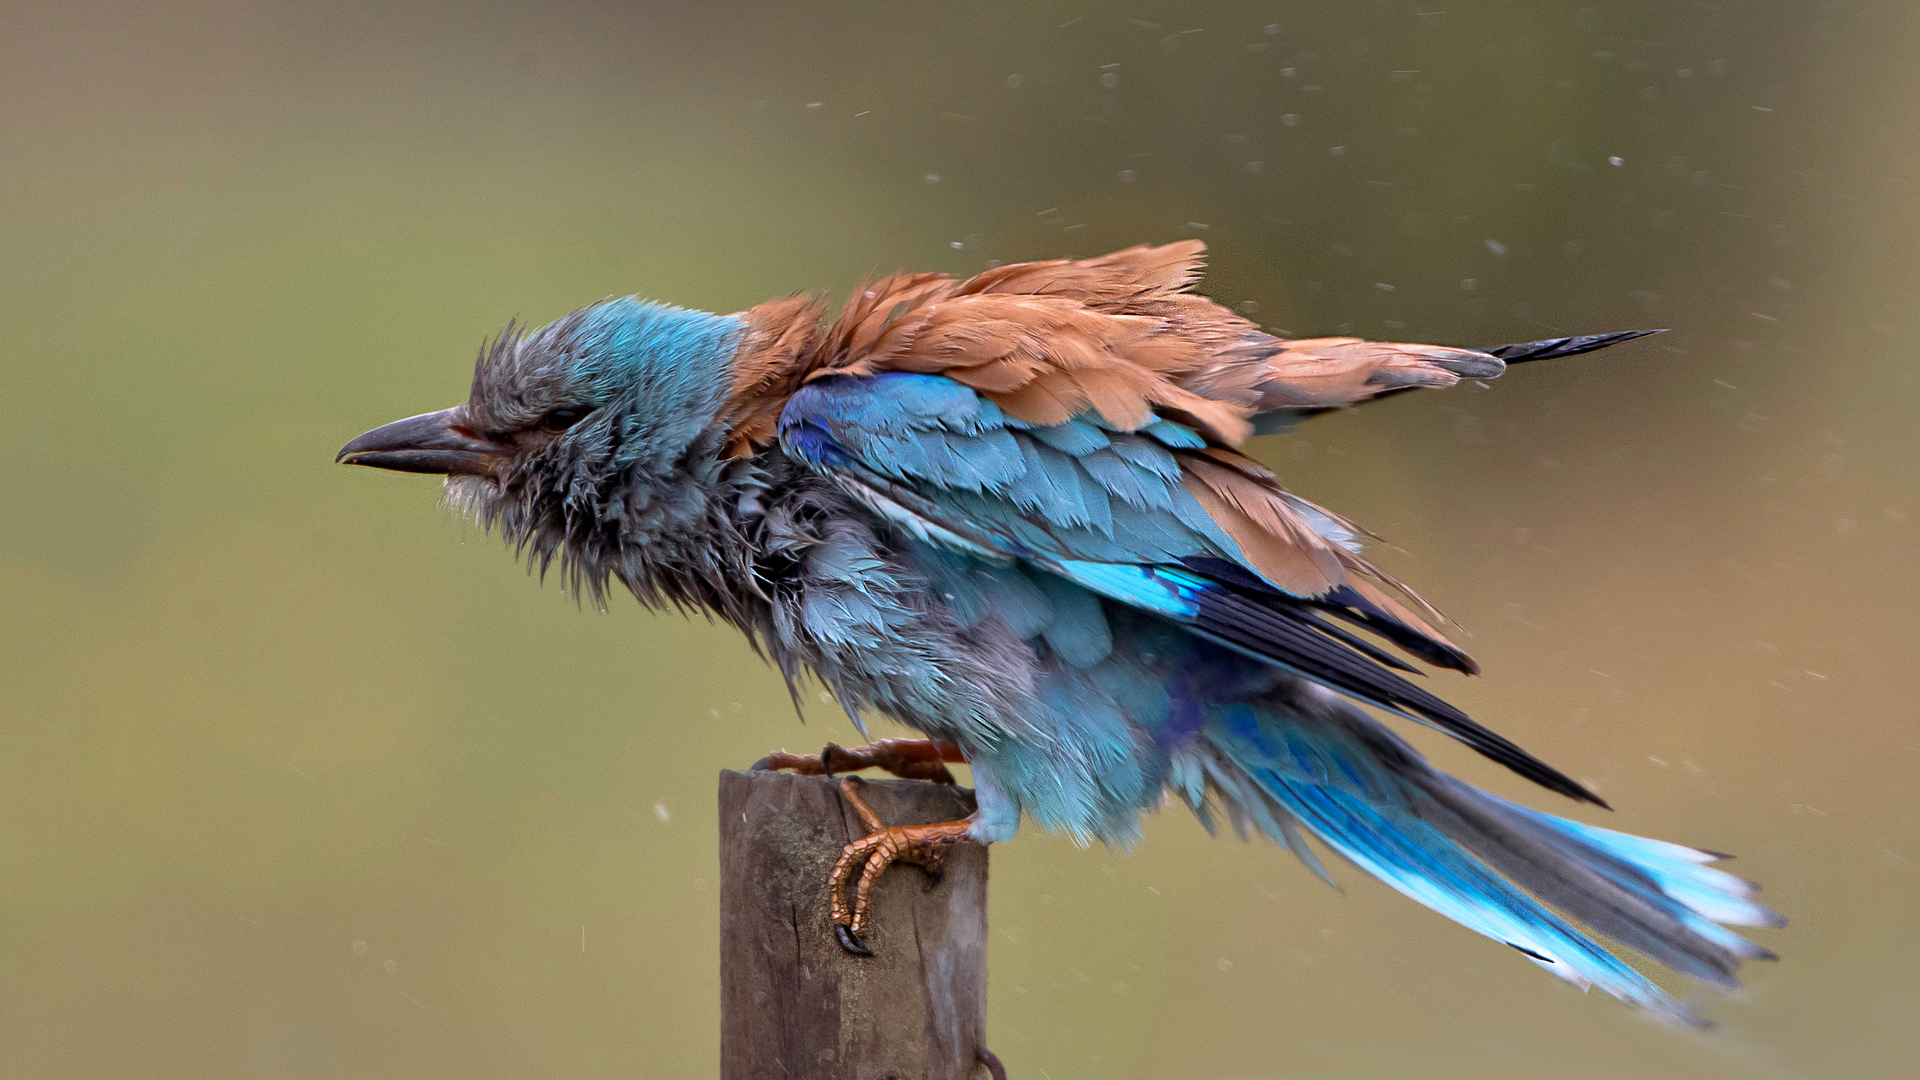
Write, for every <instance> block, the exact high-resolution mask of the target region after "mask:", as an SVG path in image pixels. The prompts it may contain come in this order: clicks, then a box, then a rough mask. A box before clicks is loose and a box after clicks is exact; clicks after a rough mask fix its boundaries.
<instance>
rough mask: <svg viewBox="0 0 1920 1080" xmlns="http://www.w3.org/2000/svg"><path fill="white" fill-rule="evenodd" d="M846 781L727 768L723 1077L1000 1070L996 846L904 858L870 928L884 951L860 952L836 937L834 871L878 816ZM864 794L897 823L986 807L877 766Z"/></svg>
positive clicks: (921, 1075)
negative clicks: (991, 1008)
mask: <svg viewBox="0 0 1920 1080" xmlns="http://www.w3.org/2000/svg"><path fill="white" fill-rule="evenodd" d="M838 785H839V781H838V780H836V779H830V778H827V777H820V776H796V775H793V774H791V773H778V772H734V771H732V770H728V771H725V772H722V773H721V774H720V1077H721V1080H775V1078H781V1080H975V1077H976V1076H978V1077H984V1076H986V1075H987V1073H986V1072H985V1071H984V1066H982V1065H981V1064H980V1063H979V1062H980V1058H979V1050H980V1047H981V1040H982V1036H983V1034H984V1031H985V1028H986V1014H987V851H986V848H984V847H981V846H979V845H976V844H955V845H953V846H951V847H949V848H947V849H946V865H945V868H944V872H943V873H942V874H941V875H939V877H938V879H937V880H935V879H934V878H932V877H931V876H930V875H928V874H927V873H926V872H925V871H923V870H921V869H920V868H919V867H915V866H908V865H899V864H897V865H895V866H893V867H891V868H889V869H888V870H887V872H886V874H885V875H884V876H883V877H882V878H881V879H880V884H879V887H878V888H877V889H875V890H874V896H873V909H872V910H873V921H872V923H871V925H870V927H869V929H868V932H867V944H868V945H869V946H871V947H872V949H873V951H874V953H875V955H874V956H873V957H871V958H862V957H856V956H850V955H848V954H847V953H846V952H845V951H843V950H842V949H841V948H840V946H839V944H838V943H836V942H835V941H834V939H833V927H832V925H831V922H830V920H829V919H828V915H827V875H828V874H829V873H831V872H832V870H833V863H834V860H835V859H837V858H839V856H840V848H841V846H842V845H843V844H846V843H847V842H848V841H850V840H856V839H858V838H859V837H860V836H861V835H863V834H864V832H865V830H864V829H863V828H862V827H861V825H860V821H859V819H858V818H856V817H855V816H854V814H853V811H852V809H851V808H849V807H848V806H847V805H846V804H845V802H844V800H842V799H841V798H840V792H839V788H838ZM861 794H862V796H864V797H865V798H866V800H867V803H868V805H870V806H872V807H873V809H874V812H875V813H877V814H879V815H880V819H881V820H882V821H885V822H887V823H888V824H890V825H920V824H927V823H930V822H935V821H951V820H953V819H955V818H961V817H965V816H966V815H968V814H970V813H972V812H973V793H972V792H971V791H969V790H967V789H966V788H960V787H954V786H951V785H945V784H932V783H927V782H925V781H920V780H869V781H867V782H866V786H865V788H864V790H863V791H862V792H861ZM976 1070H979V1071H977V1072H976Z"/></svg>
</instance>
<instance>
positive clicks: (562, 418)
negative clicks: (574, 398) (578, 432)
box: [540, 405, 593, 431]
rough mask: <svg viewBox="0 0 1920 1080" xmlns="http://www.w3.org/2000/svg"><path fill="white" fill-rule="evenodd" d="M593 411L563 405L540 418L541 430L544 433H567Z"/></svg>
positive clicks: (576, 406)
mask: <svg viewBox="0 0 1920 1080" xmlns="http://www.w3.org/2000/svg"><path fill="white" fill-rule="evenodd" d="M592 411H593V410H592V409H583V408H581V407H580V406H578V405H562V406H560V407H559V408H557V409H553V410H551V411H549V412H548V413H547V415H545V416H543V417H541V418H540V428H541V430H543V431H565V430H567V429H568V428H570V427H572V426H573V425H575V424H577V423H579V422H580V421H582V420H584V419H586V417H587V414H588V413H590V412H592Z"/></svg>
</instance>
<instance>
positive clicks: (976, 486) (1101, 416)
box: [778, 339, 1599, 802]
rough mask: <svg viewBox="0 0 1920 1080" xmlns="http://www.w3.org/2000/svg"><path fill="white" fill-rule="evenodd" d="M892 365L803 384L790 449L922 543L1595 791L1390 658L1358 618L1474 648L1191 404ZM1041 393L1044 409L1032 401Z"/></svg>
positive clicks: (1448, 651)
mask: <svg viewBox="0 0 1920 1080" xmlns="http://www.w3.org/2000/svg"><path fill="white" fill-rule="evenodd" d="M1038 348H1040V349H1042V350H1053V349H1057V348H1058V346H1057V344H1056V343H1055V342H1053V341H1051V340H1048V339H1039V340H1038ZM908 363H911V361H908ZM900 366H901V364H900V361H899V360H898V359H896V360H895V361H894V362H892V363H890V364H889V365H888V369H885V370H879V371H874V372H871V373H847V372H840V373H829V374H825V375H824V376H823V377H816V378H814V379H812V380H811V381H809V382H808V383H806V385H804V386H803V387H801V388H800V389H799V390H798V391H797V392H795V393H794V394H793V396H792V397H791V398H790V399H789V400H788V401H787V403H786V405H785V408H784V409H783V410H782V412H781V414H780V417H779V426H778V434H779V440H780V445H781V447H782V449H783V450H785V452H786V453H788V454H789V455H791V456H793V457H794V458H797V459H799V460H801V461H803V462H806V463H807V464H809V465H811V466H812V467H814V468H816V469H818V470H820V471H822V472H824V473H826V474H827V475H829V476H831V477H832V478H834V479H835V480H836V481H837V482H838V483H839V484H840V485H841V486H842V487H843V488H844V489H845V490H847V491H848V492H849V493H850V494H852V495H853V496H854V497H856V498H858V499H860V500H861V501H862V502H863V503H865V504H866V505H867V506H869V507H870V508H872V509H873V510H874V511H875V512H876V513H879V514H880V515H882V516H884V517H886V518H888V519H890V520H892V521H893V522H895V523H897V524H898V525H899V526H901V527H902V528H903V529H905V530H907V531H908V532H910V533H913V534H915V535H917V536H918V537H919V538H921V539H922V540H924V541H927V542H929V543H933V544H936V545H939V546H942V547H946V548H949V549H954V550H959V551H963V552H967V553H969V554H971V555H974V556H977V557H979V558H982V559H986V560H994V561H1002V562H1006V561H1019V562H1022V563H1025V564H1027V565H1029V566H1034V567H1038V568H1040V569H1042V570H1045V571H1048V572H1050V573H1053V574H1057V575H1059V576H1060V577H1063V578H1066V579H1068V580H1070V581H1073V582H1075V583H1077V584H1079V585H1081V586H1083V587H1085V588H1088V589H1091V590H1092V591H1094V592H1096V593H1098V594H1100V595H1102V596H1105V597H1107V598H1108V599H1110V600H1113V601H1117V602H1119V603H1123V604H1127V605H1130V606H1132V607H1135V608H1139V609H1142V610H1146V611H1151V612H1154V613H1156V614H1159V615H1162V616H1165V617H1167V618H1170V619H1173V620H1175V621H1177V622H1179V623H1181V624H1183V625H1185V626H1187V627H1188V628H1189V630H1190V631H1191V632H1193V633H1195V634H1198V635H1200V636H1203V637H1206V638H1209V639H1211V640H1214V641H1217V642H1219V643H1221V644H1223V645H1226V646H1228V647H1230V648H1233V649H1235V650H1238V651H1240V652H1242V653H1245V654H1247V655H1250V656H1253V657H1256V658H1258V659H1261V660H1264V661H1266V662H1269V663H1273V664H1276V665H1279V666H1282V667H1285V668H1288V669H1290V670H1292V671H1295V672H1297V673H1298V674H1300V675H1302V676H1304V677H1306V678H1308V679H1312V680H1313V681H1315V682H1318V683H1320V684H1322V685H1324V686H1327V687H1329V688H1331V689H1333V690H1336V691H1339V692H1340V693H1343V694H1346V695H1348V696H1350V697H1353V698H1356V699H1358V700H1361V701H1365V702H1367V703H1369V704H1373V705H1375V706H1378V707H1380V708H1383V709H1387V710H1390V711H1392V712H1395V713H1398V714H1400V715H1402V716H1405V717H1407V718H1409V719H1412V720H1415V721H1417V722H1420V723H1423V724H1427V725H1429V726H1432V727H1435V728H1438V729H1440V730H1442V731H1445V732H1447V733H1448V734H1449V735H1452V736H1453V737H1455V738H1457V739H1460V740H1461V741H1463V742H1465V743H1467V744H1468V745H1470V746H1472V747H1474V748H1475V749H1476V750H1478V751H1480V752H1481V753H1483V754H1485V755H1487V756H1488V757H1490V758H1493V759H1494V760H1496V761H1499V762H1501V763H1502V764H1505V765H1507V766H1508V767H1509V768H1512V769H1514V770H1515V771H1516V772H1519V773H1521V774H1522V775H1524V776H1527V777H1529V778H1530V779H1533V780H1536V781H1537V782H1539V783H1541V784H1544V785H1546V786H1548V787H1551V788H1553V789H1554V790H1557V791H1561V792H1563V793H1565V794H1567V795H1570V796H1572V797H1575V798H1583V799H1590V800H1592V801H1595V802H1598V801H1599V800H1598V799H1596V798H1594V797H1593V796H1592V795H1591V794H1590V793H1588V792H1587V791H1586V790H1585V789H1584V788H1582V787H1581V786H1580V785H1579V784H1577V783H1575V782H1574V781H1573V780H1571V779H1569V778H1567V777H1566V776H1564V775H1562V774H1561V773H1559V772H1557V771H1556V770H1554V769H1553V768H1551V767H1550V766H1548V765H1546V764H1545V763H1544V762H1541V761H1539V760H1538V759H1537V758H1534V757H1533V756H1532V755H1530V754H1528V753H1527V752H1526V751H1524V750H1522V749H1520V748H1519V747H1518V746H1515V745H1514V744H1513V743H1511V742H1509V741H1508V740H1506V739H1505V738H1502V737H1501V736H1499V735H1497V734H1495V733H1494V732H1492V731H1490V730H1488V729H1486V728H1485V727H1482V726H1481V725H1480V724H1478V723H1477V722H1475V721H1474V720H1472V719H1471V718H1469V717H1467V716H1466V715H1465V714H1463V713H1461V712H1460V711H1459V710H1457V709H1455V708H1453V707H1452V706H1450V705H1448V704H1447V703H1445V702H1444V701H1441V700H1440V699H1439V698H1437V697H1435V696H1434V695H1433V694H1431V693H1428V692H1427V691H1425V690H1422V689H1421V688H1419V687H1417V686H1415V685H1413V684H1412V683H1410V682H1408V681H1407V680H1406V679H1403V678H1401V677H1400V676H1399V675H1396V674H1395V673H1394V672H1393V671H1392V670H1389V669H1390V668H1395V667H1397V668H1400V669H1402V670H1409V671H1410V670H1412V669H1411V668H1410V667H1409V665H1407V664H1405V663H1404V662H1403V661H1401V660H1399V659H1398V658H1396V657H1394V656H1393V655H1392V654H1390V653H1388V652H1387V651H1385V650H1384V649H1383V648H1381V647H1380V646H1378V645H1375V644H1374V643H1372V642H1370V641H1368V640H1366V639H1364V638H1361V637H1360V636H1358V635H1357V634H1355V633H1353V632H1352V630H1350V629H1348V627H1356V628H1363V629H1366V630H1370V631H1372V632H1374V633H1376V634H1378V635H1380V636H1381V637H1383V638H1385V639H1386V640H1387V641H1389V642H1391V643H1393V644H1395V645H1398V646H1400V647H1401V648H1403V649H1405V650H1407V651H1408V652H1410V653H1412V654H1413V655H1415V656H1419V657H1421V658H1422V659H1426V660H1429V661H1432V662H1437V663H1441V664H1445V665H1447V666H1451V667H1457V668H1461V669H1463V670H1471V662H1470V661H1468V660H1467V659H1466V657H1465V656H1464V654H1461V653H1460V652H1459V650H1457V649H1455V648H1454V647H1453V646H1452V645H1451V644H1449V643H1448V642H1447V641H1446V640H1445V638H1443V637H1441V636H1440V634H1439V633H1438V632H1437V631H1435V630H1434V629H1433V628H1432V626H1431V625H1429V624H1428V623H1427V622H1426V621H1425V620H1424V619H1422V618H1420V617H1419V616H1416V615H1414V614H1413V613H1412V612H1411V611H1410V610H1409V609H1408V608H1407V607H1406V606H1403V605H1401V604H1399V603H1397V602H1396V601H1394V599H1393V598H1392V597H1391V596H1390V595H1388V592H1387V589H1388V588H1391V587H1393V586H1394V585H1395V584H1396V583H1394V582H1392V579H1391V578H1388V577H1387V576H1386V575H1385V574H1383V573H1382V572H1380V571H1379V570H1377V569H1376V568H1374V567H1373V566H1371V565H1370V564H1369V563H1367V562H1366V560H1365V559H1363V558H1362V557H1361V556H1360V555H1359V554H1358V552H1357V551H1356V550H1355V549H1356V548H1357V547H1358V545H1357V543H1355V541H1354V539H1353V535H1352V532H1351V530H1350V529H1349V528H1348V527H1347V526H1346V525H1345V524H1344V523H1342V522H1340V521H1339V519H1337V518H1335V517H1333V516H1332V515H1331V514H1328V513H1327V512H1326V511H1323V510H1321V509H1319V508H1318V507H1315V506H1313V505H1312V504H1310V503H1307V502H1306V501H1304V500H1302V499H1299V498H1297V497H1295V496H1293V495H1291V494H1290V493H1288V492H1286V491H1284V490H1282V489H1281V488H1280V487H1279V485H1278V484H1276V483H1275V482H1274V481H1273V478H1272V476H1271V474H1270V473H1268V472H1267V471H1266V470H1265V469H1264V468H1262V467H1261V466H1260V465H1259V464H1258V463H1256V462H1254V461H1252V460H1251V459H1249V458H1247V457H1245V456H1243V455H1241V454H1239V453H1238V452H1237V451H1234V450H1232V449H1230V448H1228V447H1225V446H1223V445H1221V444H1220V443H1219V442H1218V441H1217V438H1216V439H1209V438H1208V437H1207V435H1206V434H1203V432H1204V431H1207V429H1206V428H1205V427H1203V426H1202V424H1201V422H1200V421H1198V420H1197V418H1196V417H1195V416H1194V412H1193V410H1192V409H1190V408H1182V407H1181V406H1180V405H1178V404H1175V405H1158V404H1154V405H1141V404H1139V402H1138V401H1137V400H1129V401H1112V400H1102V399H1100V398H1099V397H1097V396H1093V395H1090V398H1089V400H1087V401H1085V402H1083V403H1078V404H1075V405H1073V406H1072V408H1071V410H1070V411H1067V412H1066V413H1065V415H1061V413H1060V411H1058V410H1056V408H1055V406H1054V405H1053V404H1051V403H1053V402H1061V404H1060V405H1059V407H1058V408H1059V409H1067V408H1068V404H1067V403H1069V402H1072V401H1073V398H1072V396H1071V395H1072V394H1073V393H1075V392H1076V391H1074V390H1072V389H1069V387H1071V386H1076V385H1080V384H1078V383H1070V382H1069V381H1068V380H1069V378H1084V372H1083V371H1075V372H1074V373H1072V375H1071V376H1065V375H1063V376H1054V377H1052V378H1053V379H1054V386H1055V389H1053V390H1052V391H1050V393H1049V395H1048V396H1047V397H1045V398H1040V399H1036V398H1034V397H1029V396H1015V397H1013V398H1011V399H1010V401H1008V402H1004V403H997V402H996V401H995V400H994V395H993V393H992V392H990V391H987V390H983V389H980V388H978V387H976V386H974V385H969V384H968V383H965V382H963V381H961V380H960V379H959V378H957V377H956V376H955V374H954V372H953V371H952V370H951V369H952V368H953V367H955V366H958V365H955V364H949V365H947V369H946V370H943V371H942V373H940V374H931V373H916V372H913V371H911V370H906V371H903V370H900ZM970 366H973V367H979V366H981V365H970ZM976 381H984V380H980V379H976ZM1150 389H1151V388H1149V389H1142V390H1139V391H1138V393H1139V395H1140V396H1146V395H1147V394H1148V393H1149V392H1150ZM1080 392H1084V391H1080ZM1036 400H1039V401H1041V402H1042V404H1043V405H1044V406H1045V407H1044V408H1043V409H1041V410H1040V411H1037V412H1035V411H1031V410H1032V408H1033V406H1034V402H1035V401H1036ZM1149 400H1151V399H1149ZM1110 409H1111V411H1110ZM1161 409H1164V410H1165V411H1166V412H1168V413H1172V414H1175V415H1178V416H1180V417H1181V419H1178V420H1176V419H1172V418H1170V417H1169V416H1164V415H1161V412H1160V410H1161ZM1415 603H1418V601H1417V600H1416V601H1415ZM1341 623H1344V624H1345V625H1344V626H1343V625H1340V624H1341Z"/></svg>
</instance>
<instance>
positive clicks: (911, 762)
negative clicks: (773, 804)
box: [753, 739, 966, 784]
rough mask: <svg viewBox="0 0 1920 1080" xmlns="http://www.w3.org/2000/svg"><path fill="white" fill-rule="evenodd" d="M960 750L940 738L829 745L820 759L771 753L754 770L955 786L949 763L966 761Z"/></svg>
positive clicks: (809, 756)
mask: <svg viewBox="0 0 1920 1080" xmlns="http://www.w3.org/2000/svg"><path fill="white" fill-rule="evenodd" d="M965 760H966V758H964V757H962V756H960V748H959V747H958V746H956V745H954V744H953V743H950V742H941V741H940V740H938V739H881V740H879V741H877V742H870V743H868V744H866V745H865V746H855V747H852V748H851V749H849V748H847V747H844V746H836V745H835V744H833V743H828V744H827V746H826V749H824V750H822V751H820V754H819V756H818V757H814V756H811V755H807V754H789V753H787V752H786V751H785V750H782V751H780V752H779V753H776V754H768V755H767V756H766V757H763V758H761V759H760V760H759V761H756V762H754V763H753V767H754V768H755V769H791V770H793V771H794V772H796V773H799V774H800V775H802V776H834V775H837V774H839V773H850V772H859V771H860V770H861V769H885V770H886V771H887V772H890V773H892V774H893V775H895V776H898V777H901V778H902V779H906V780H931V781H933V782H934V783H936V784H951V783H954V782H955V781H954V779H953V773H952V772H950V771H948V769H947V765H946V763H947V762H949V761H952V762H961V761H965Z"/></svg>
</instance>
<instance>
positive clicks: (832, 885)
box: [827, 776, 972, 956]
mask: <svg viewBox="0 0 1920 1080" xmlns="http://www.w3.org/2000/svg"><path fill="white" fill-rule="evenodd" d="M840 795H841V797H842V798H844V799H846V800H847V805H849V806H851V807H853V812H854V813H855V814H857V815H859V817H860V822H861V824H863V825H865V826H866V827H867V835H865V836H863V837H861V838H860V839H858V840H855V841H854V842H853V843H851V844H848V845H847V846H846V847H845V848H843V849H841V852H840V861H839V862H836V863H834V864H833V876H832V877H831V878H829V879H828V885H827V888H828V892H829V895H830V896H831V897H832V911H833V936H834V939H835V940H837V941H839V942H840V947H841V948H843V949H845V950H847V951H848V952H850V953H852V954H854V955H855V956H872V955H873V950H872V949H869V948H867V943H866V940H865V938H864V937H862V935H863V934H865V933H866V930H867V909H868V907H869V906H871V905H872V903H873V887H874V885H875V883H877V882H878V881H879V880H880V874H881V873H882V872H883V871H885V870H886V868H887V867H889V866H891V865H893V864H894V863H896V862H910V863H913V864H915V865H917V866H920V867H924V868H925V869H927V870H929V871H932V872H934V873H938V872H939V870H940V863H941V851H940V849H941V848H943V847H945V846H946V845H948V844H957V843H959V842H961V841H962V840H965V839H966V838H967V829H968V828H969V827H970V825H971V824H972V823H971V822H969V821H967V820H965V819H961V820H959V821H941V822H936V823H934V824H932V825H888V824H886V823H885V822H883V821H881V820H880V815H878V814H876V813H874V812H873V808H872V807H870V806H868V805H867V802H866V800H865V799H862V798H861V797H860V778H859V777H857V776H849V777H847V778H846V779H844V780H842V781H840ZM856 865H858V866H860V867H861V870H860V877H859V880H858V881H855V882H853V898H852V900H851V901H849V900H848V898H847V885H848V881H849V879H850V878H852V877H853V868H854V867H855V866H856Z"/></svg>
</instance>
